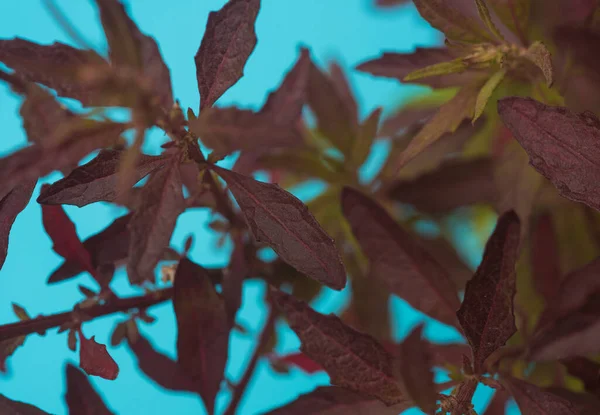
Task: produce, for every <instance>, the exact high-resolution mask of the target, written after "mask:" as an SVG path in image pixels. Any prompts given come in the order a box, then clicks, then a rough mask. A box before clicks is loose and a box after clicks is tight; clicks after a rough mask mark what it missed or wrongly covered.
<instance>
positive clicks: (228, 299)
mask: <svg viewBox="0 0 600 415" xmlns="http://www.w3.org/2000/svg"><path fill="white" fill-rule="evenodd" d="M234 241H235V246H234V248H233V252H232V253H231V259H230V261H229V266H228V267H227V270H226V271H225V272H224V274H223V282H222V292H223V299H224V301H225V308H226V310H227V318H228V320H229V325H230V327H233V325H234V323H235V316H236V314H237V311H238V309H239V308H240V306H241V305H242V287H243V284H244V279H245V278H246V276H247V275H248V271H249V264H248V261H247V259H246V253H245V250H246V247H245V246H244V243H243V241H242V239H241V237H238V238H235V239H234Z"/></svg>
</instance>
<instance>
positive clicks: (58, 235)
mask: <svg viewBox="0 0 600 415" xmlns="http://www.w3.org/2000/svg"><path fill="white" fill-rule="evenodd" d="M45 186H47V185H44V186H43V187H45ZM42 219H43V223H44V229H45V230H46V232H47V233H48V236H50V239H52V242H53V246H52V248H53V249H54V251H55V252H56V253H57V254H58V255H60V256H61V257H63V258H64V259H65V260H66V261H70V262H75V263H77V264H79V266H80V267H81V268H82V269H84V270H85V271H87V272H89V273H90V274H92V275H94V273H95V268H94V266H93V264H92V258H91V256H90V253H89V252H88V251H87V249H85V247H84V246H83V244H82V243H81V240H80V239H79V236H78V235H77V232H76V230H75V224H74V223H73V222H71V219H69V217H68V216H67V214H66V212H65V211H64V209H63V207H62V206H60V205H57V206H51V205H42Z"/></svg>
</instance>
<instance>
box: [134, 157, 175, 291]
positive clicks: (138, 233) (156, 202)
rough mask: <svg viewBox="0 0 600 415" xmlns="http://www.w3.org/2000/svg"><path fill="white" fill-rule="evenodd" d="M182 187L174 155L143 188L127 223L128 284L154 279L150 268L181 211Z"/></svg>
mask: <svg viewBox="0 0 600 415" xmlns="http://www.w3.org/2000/svg"><path fill="white" fill-rule="evenodd" d="M182 187H183V184H182V183H181V177H180V175H179V157H178V155H175V156H173V157H172V159H171V161H170V162H169V163H168V164H167V165H165V166H164V167H163V168H162V169H160V170H159V171H158V172H156V173H155V174H154V175H153V176H152V177H151V178H150V180H148V183H146V185H145V186H144V187H143V190H142V194H141V195H140V197H141V198H142V200H143V201H144V203H143V204H142V205H141V206H140V208H139V210H137V211H136V212H135V213H134V215H133V217H132V218H131V222H130V224H129V228H130V231H131V237H130V244H129V260H128V262H127V275H128V276H129V281H130V282H131V283H132V284H141V283H143V282H144V281H154V279H155V276H154V268H155V267H156V264H157V263H158V261H160V259H161V258H162V256H163V254H164V252H165V249H166V248H167V247H168V246H169V241H170V240H171V235H172V233H173V229H175V223H176V222H177V218H178V216H179V214H180V213H181V212H182V211H183V210H184V204H185V200H184V198H183V189H182Z"/></svg>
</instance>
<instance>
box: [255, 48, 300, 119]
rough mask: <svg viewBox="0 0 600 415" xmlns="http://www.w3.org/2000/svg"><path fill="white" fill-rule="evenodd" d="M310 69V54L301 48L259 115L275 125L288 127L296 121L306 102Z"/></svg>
mask: <svg viewBox="0 0 600 415" xmlns="http://www.w3.org/2000/svg"><path fill="white" fill-rule="evenodd" d="M310 68H311V60H310V53H309V51H308V49H306V48H304V47H301V48H300V56H299V57H298V60H297V61H296V63H295V64H294V66H293V67H292V69H291V70H290V71H289V72H288V73H287V75H286V76H285V78H284V79H283V82H282V83H281V85H280V86H279V88H277V89H276V90H275V91H273V92H271V93H270V94H269V96H268V98H267V101H266V102H265V105H264V106H263V107H262V109H261V110H260V114H263V115H265V116H267V117H268V118H269V119H271V120H272V121H273V122H274V123H275V124H277V125H286V126H290V125H293V124H294V123H295V122H296V121H298V120H299V119H300V118H301V116H302V107H304V104H305V102H306V90H307V86H308V77H309V74H310Z"/></svg>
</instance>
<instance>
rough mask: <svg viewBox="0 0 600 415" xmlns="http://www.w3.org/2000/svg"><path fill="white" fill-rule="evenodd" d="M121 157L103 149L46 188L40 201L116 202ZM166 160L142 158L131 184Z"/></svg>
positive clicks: (159, 166)
mask: <svg viewBox="0 0 600 415" xmlns="http://www.w3.org/2000/svg"><path fill="white" fill-rule="evenodd" d="M122 154H123V152H122V151H120V150H110V149H108V150H101V151H100V153H99V154H98V155H97V156H96V157H95V158H94V159H93V160H91V161H90V162H89V163H86V164H84V165H83V166H80V167H77V168H76V169H75V170H73V171H72V172H71V174H69V175H68V176H67V177H65V178H63V179H60V180H58V181H57V182H54V183H53V184H52V185H51V186H49V187H47V188H45V189H44V191H43V192H41V194H40V196H39V197H38V199H37V202H38V203H43V204H49V205H55V204H61V205H75V206H79V207H82V206H85V205H89V204H90V203H94V202H113V201H115V200H116V199H117V198H118V197H119V196H118V195H117V193H116V191H117V187H116V184H117V179H118V178H117V176H118V168H119V166H120V162H121V156H122ZM167 161H168V158H167V157H162V156H159V157H156V156H147V155H145V154H142V155H140V156H139V157H138V159H137V163H136V166H135V170H134V172H135V174H134V177H133V180H132V181H133V182H134V183H137V182H138V181H140V180H141V179H142V178H143V177H145V176H146V175H148V174H150V173H151V172H153V171H154V170H157V169H160V168H161V167H163V165H164V164H165V163H166V162H167Z"/></svg>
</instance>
